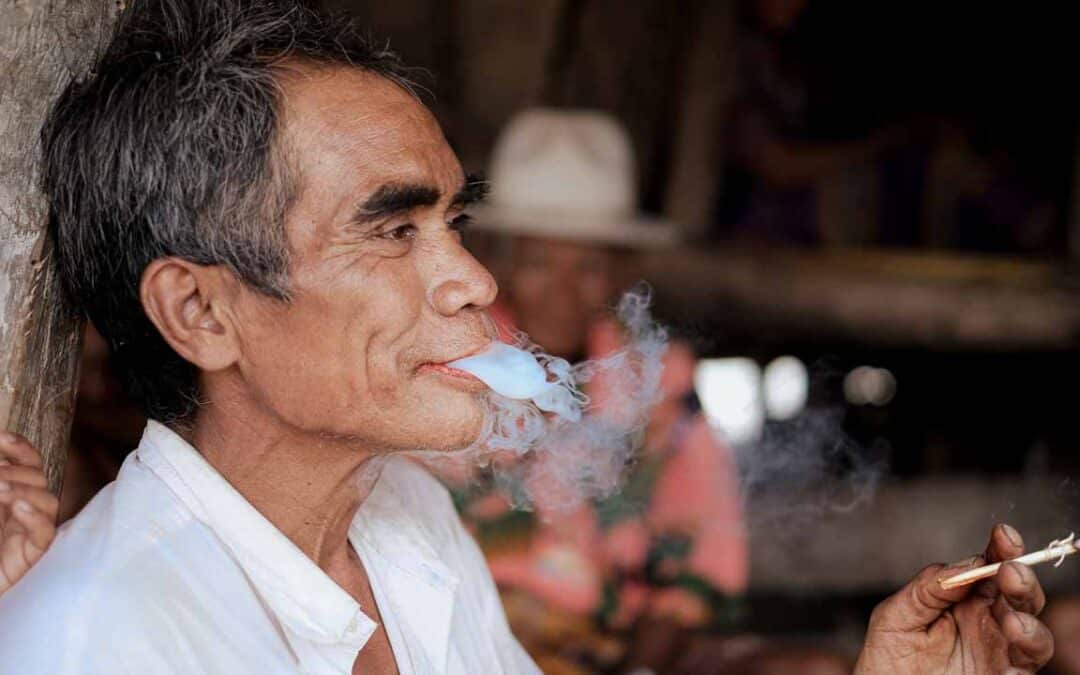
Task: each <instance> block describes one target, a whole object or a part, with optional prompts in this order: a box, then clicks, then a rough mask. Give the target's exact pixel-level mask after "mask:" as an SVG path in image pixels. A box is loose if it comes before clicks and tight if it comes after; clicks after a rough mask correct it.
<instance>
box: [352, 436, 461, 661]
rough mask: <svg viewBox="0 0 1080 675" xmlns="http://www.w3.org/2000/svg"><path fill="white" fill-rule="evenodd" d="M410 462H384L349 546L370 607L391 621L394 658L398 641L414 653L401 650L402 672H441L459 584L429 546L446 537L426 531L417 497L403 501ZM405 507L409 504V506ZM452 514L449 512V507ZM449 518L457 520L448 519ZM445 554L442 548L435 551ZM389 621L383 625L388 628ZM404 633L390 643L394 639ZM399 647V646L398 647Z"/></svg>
mask: <svg viewBox="0 0 1080 675" xmlns="http://www.w3.org/2000/svg"><path fill="white" fill-rule="evenodd" d="M422 470H423V469H420V468H419V467H415V466H413V465H412V464H411V460H408V459H405V458H402V457H394V458H390V459H389V461H388V462H387V464H386V466H385V468H384V469H383V473H382V475H381V477H380V480H379V482H377V483H376V484H375V487H374V489H373V490H372V492H371V494H370V495H369V496H368V498H367V499H366V500H365V501H364V505H363V506H362V507H361V508H360V510H359V512H357V514H356V517H355V518H354V519H353V522H352V524H351V526H350V528H349V540H350V541H352V543H353V547H354V548H355V549H356V550H357V552H358V553H359V555H360V557H361V559H362V560H363V561H364V565H365V568H366V569H367V571H368V575H369V576H370V577H371V578H372V587H373V589H374V590H375V592H376V601H377V602H378V603H379V607H380V609H381V610H382V612H383V617H384V618H385V617H386V616H387V615H388V614H391V613H392V615H393V623H394V624H395V625H394V626H393V627H392V630H390V631H389V635H390V638H391V642H392V644H394V647H395V654H396V655H397V654H398V652H399V649H398V646H399V643H400V641H404V642H405V643H407V644H408V645H410V646H415V645H419V649H405V650H403V651H407V652H408V655H407V657H406V658H408V659H409V660H410V661H411V663H410V664H409V667H407V668H406V667H404V665H405V664H403V663H402V657H401V656H400V655H399V657H398V665H399V667H401V668H402V670H403V672H408V671H411V672H442V671H443V670H444V669H445V667H446V663H447V656H448V650H449V647H450V640H451V637H450V631H451V625H452V619H453V614H454V601H455V592H456V589H457V587H458V585H459V584H460V580H459V578H458V577H457V576H456V575H455V574H454V573H453V572H452V571H451V570H450V568H449V567H447V566H446V564H444V562H443V561H442V560H441V555H440V553H439V552H438V550H436V544H435V542H438V541H439V540H440V536H441V537H445V536H449V535H448V533H443V534H441V535H440V534H438V533H435V532H432V531H429V530H430V529H431V528H434V527H437V525H435V524H434V523H430V522H427V521H426V520H425V518H424V517H423V515H422V514H424V513H426V512H428V511H429V510H430V509H431V508H432V504H431V503H428V504H419V503H415V502H416V501H419V500H418V499H417V497H418V496H419V495H416V494H410V495H408V496H411V497H412V499H411V500H410V499H407V495H406V492H407V491H408V488H407V486H408V479H407V478H406V477H405V476H404V475H402V474H405V473H407V472H409V471H422ZM410 501H412V502H414V503H409V502H410ZM451 508H452V507H451ZM450 515H451V517H455V518H456V517H457V516H456V514H454V513H451V514H450ZM439 548H446V547H439ZM389 623H390V622H389V621H388V622H387V624H388V628H391V627H390V626H389ZM398 632H401V633H404V634H405V635H401V636H400V637H398V642H395V639H394V638H395V633H398ZM402 646H403V647H404V645H402Z"/></svg>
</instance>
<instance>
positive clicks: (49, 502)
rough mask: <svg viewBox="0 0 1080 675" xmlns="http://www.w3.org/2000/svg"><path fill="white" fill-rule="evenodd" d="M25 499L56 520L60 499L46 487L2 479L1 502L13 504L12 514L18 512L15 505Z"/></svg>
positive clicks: (0, 484) (0, 482) (0, 486)
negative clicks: (8, 481) (7, 481)
mask: <svg viewBox="0 0 1080 675" xmlns="http://www.w3.org/2000/svg"><path fill="white" fill-rule="evenodd" d="M19 501H23V502H27V503H29V504H30V506H32V507H34V508H35V509H37V510H38V511H41V512H42V513H43V514H45V515H46V516H49V517H50V518H52V520H53V522H55V521H56V514H57V512H58V511H59V510H60V500H58V499H57V498H56V495H54V494H53V493H51V492H49V491H48V490H46V489H44V488H39V487H31V486H28V485H20V484H18V483H5V482H2V481H0V504H3V505H6V506H11V507H12V515H14V513H15V512H16V509H15V508H14V505H15V503H16V502H19Z"/></svg>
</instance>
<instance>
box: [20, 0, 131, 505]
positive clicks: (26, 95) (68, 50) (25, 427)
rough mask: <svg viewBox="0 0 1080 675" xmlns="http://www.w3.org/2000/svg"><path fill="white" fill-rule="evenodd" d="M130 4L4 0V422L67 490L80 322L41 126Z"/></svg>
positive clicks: (54, 486)
mask: <svg viewBox="0 0 1080 675" xmlns="http://www.w3.org/2000/svg"><path fill="white" fill-rule="evenodd" d="M121 4H122V3H117V2H109V1H106V0H96V1H95V0H3V1H2V3H0V16H2V17H3V19H2V20H0V428H3V429H8V430H11V431H16V432H18V433H21V434H23V435H25V436H26V437H27V438H29V439H30V441H31V442H32V443H34V444H35V446H36V447H37V448H39V449H40V450H41V452H42V455H43V456H44V461H45V473H46V476H47V478H48V480H49V487H50V488H51V489H52V490H53V491H54V492H59V488H60V484H61V479H62V478H63V468H64V460H65V459H66V457H67V446H68V436H69V434H70V429H71V417H72V412H73V410H74V404H75V384H76V376H77V373H78V356H79V347H80V344H81V330H80V328H81V321H80V320H79V319H78V318H77V317H76V316H75V315H74V314H73V313H72V311H71V310H70V308H69V307H68V305H67V303H66V302H65V300H64V297H63V293H62V292H61V289H60V286H59V283H58V278H57V274H56V270H55V267H54V265H53V262H52V258H51V250H52V243H51V242H50V241H49V238H48V236H47V235H46V231H45V218H46V207H45V200H44V198H43V196H42V195H41V194H40V192H38V190H37V187H36V182H37V176H38V170H37V159H38V152H37V150H38V143H37V138H38V129H39V128H40V126H41V122H42V120H43V119H44V116H45V111H46V109H47V108H48V105H49V103H50V101H52V100H53V98H54V97H55V96H56V94H57V93H58V92H59V90H60V88H61V87H62V86H63V85H64V84H65V83H66V82H67V81H68V80H69V79H71V78H72V77H73V76H82V75H83V74H84V73H85V71H86V69H87V68H88V67H89V64H90V62H91V59H92V57H93V55H94V52H95V50H96V49H97V48H98V46H99V45H101V44H103V43H104V40H105V36H107V35H108V33H109V31H110V30H111V28H112V25H113V22H114V21H115V19H116V15H117V12H118V10H119V9H121V7H120V5H121Z"/></svg>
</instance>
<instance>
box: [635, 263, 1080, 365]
mask: <svg viewBox="0 0 1080 675" xmlns="http://www.w3.org/2000/svg"><path fill="white" fill-rule="evenodd" d="M642 264H643V267H644V269H643V271H642V274H643V276H644V277H645V278H646V279H649V280H650V281H651V282H652V283H653V285H654V286H655V287H656V290H657V294H658V297H659V299H660V300H661V302H662V303H663V304H666V305H667V306H668V307H670V308H672V309H673V311H675V312H676V313H677V314H678V315H680V316H687V317H703V319H704V320H706V321H708V320H709V317H714V319H713V320H715V321H716V322H717V323H718V325H720V326H721V327H722V326H723V325H724V324H725V323H726V324H728V325H732V326H735V325H738V324H744V325H750V326H769V327H772V328H774V329H775V330H774V333H776V334H779V335H781V336H782V337H784V338H787V339H798V338H815V339H816V338H827V339H842V340H852V341H856V342H862V343H865V344H877V345H890V346H915V347H927V348H932V349H989V350H1001V349H1016V350H1036V351H1041V350H1053V351H1056V350H1066V349H1074V348H1076V347H1078V346H1080V286H1077V284H1076V283H1075V279H1074V278H1073V275H1072V274H1071V273H1070V272H1069V270H1068V269H1067V268H1065V267H1061V266H1057V265H1054V264H1050V263H1043V262H1036V261H1028V260H1020V259H1011V258H995V257H983V256H958V255H947V254H927V253H914V252H902V251H897V252H892V251H882V250H837V251H794V250H788V251H777V250H741V249H725V250H722V251H713V252H697V251H685V250H683V251H672V252H665V253H659V254H650V255H648V256H645V257H644V259H643V261H642ZM718 310H722V311H718Z"/></svg>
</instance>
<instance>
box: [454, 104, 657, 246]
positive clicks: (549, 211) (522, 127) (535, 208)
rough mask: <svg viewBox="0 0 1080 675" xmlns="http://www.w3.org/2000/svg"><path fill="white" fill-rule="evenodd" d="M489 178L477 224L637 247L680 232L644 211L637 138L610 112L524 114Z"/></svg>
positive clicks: (503, 138)
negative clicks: (639, 187) (632, 140)
mask: <svg viewBox="0 0 1080 675" xmlns="http://www.w3.org/2000/svg"><path fill="white" fill-rule="evenodd" d="M489 177H490V179H491V184H492V185H491V196H490V197H489V201H488V202H487V203H486V204H484V205H483V206H481V207H480V208H478V209H476V212H475V219H476V226H477V228H478V229H485V230H491V231H495V232H501V233H504V234H519V235H529V236H538V237H551V238H555V239H571V240H576V241H587V242H595V243H602V244H611V245H616V246H630V247H634V248H656V247H662V246H669V245H672V244H674V243H675V242H676V240H677V238H678V230H677V228H676V227H674V225H673V224H672V223H670V222H668V221H665V220H662V219H660V218H651V217H648V216H644V215H642V214H641V213H639V212H638V210H637V196H638V193H637V180H636V167H635V165H634V151H633V148H632V146H631V144H630V137H629V136H628V135H627V133H626V131H625V130H624V129H623V128H622V125H620V124H619V122H618V121H617V120H616V119H615V118H613V117H611V116H610V115H607V114H604V113H600V112H593V111H584V110H552V109H543V108H535V109H531V110H526V111H524V112H522V113H519V114H518V115H517V116H515V117H514V119H512V120H511V121H510V123H509V124H507V126H506V128H505V129H504V130H503V132H502V134H500V136H499V140H498V142H496V144H495V152H494V153H493V157H492V161H491V171H490V176H489Z"/></svg>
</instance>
